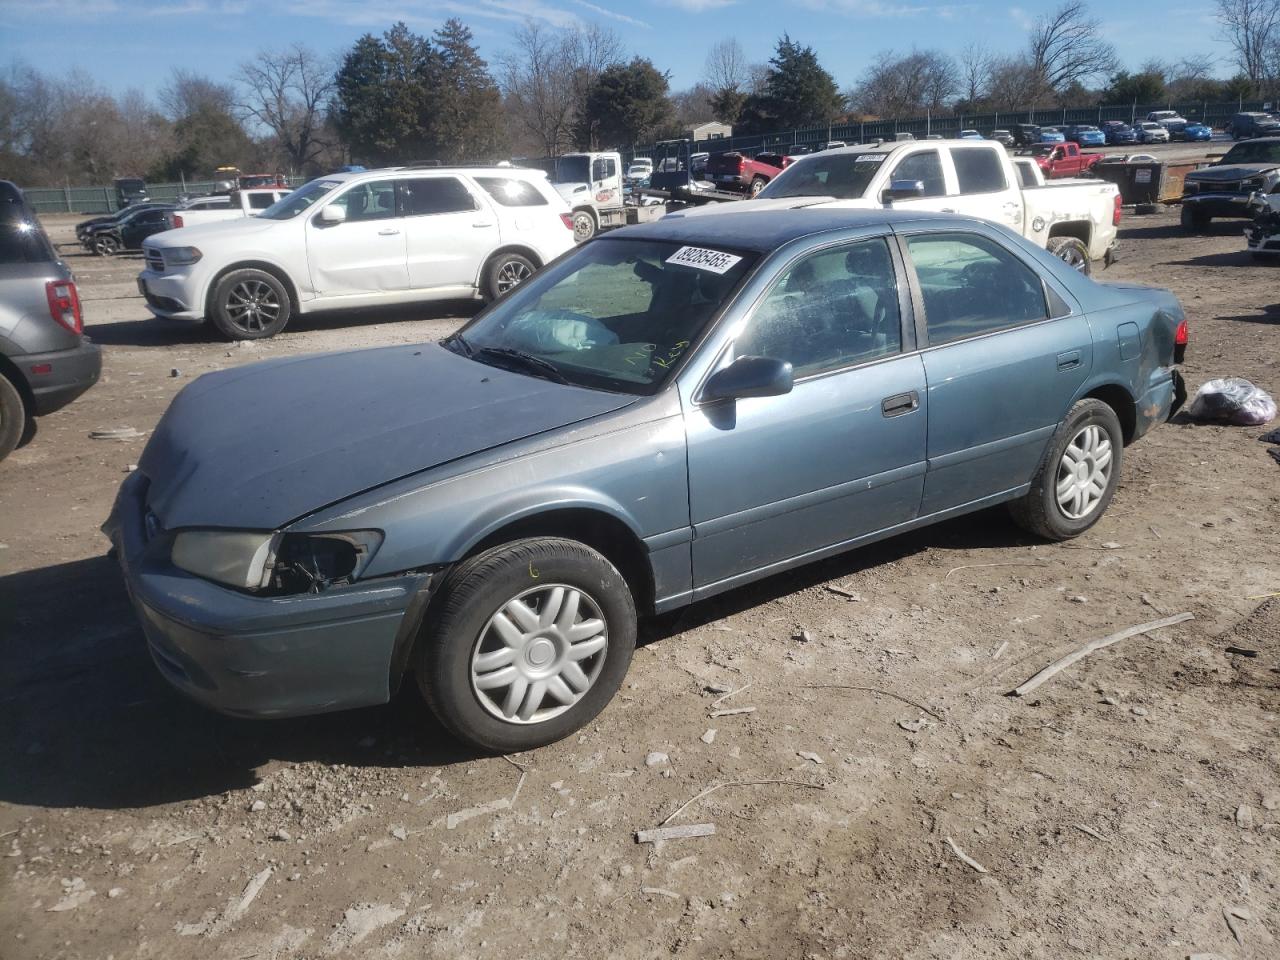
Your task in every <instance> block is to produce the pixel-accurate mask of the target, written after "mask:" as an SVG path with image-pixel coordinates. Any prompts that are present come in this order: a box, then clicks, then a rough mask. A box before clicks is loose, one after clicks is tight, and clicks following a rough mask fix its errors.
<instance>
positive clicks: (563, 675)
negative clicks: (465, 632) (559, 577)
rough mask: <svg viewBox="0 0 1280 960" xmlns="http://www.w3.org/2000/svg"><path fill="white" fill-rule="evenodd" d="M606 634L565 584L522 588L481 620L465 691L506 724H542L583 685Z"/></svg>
mask: <svg viewBox="0 0 1280 960" xmlns="http://www.w3.org/2000/svg"><path fill="white" fill-rule="evenodd" d="M608 647H609V633H608V627H607V625H606V624H605V621H604V617H603V615H602V614H601V612H600V606H599V604H597V603H596V601H595V600H594V599H592V597H591V596H590V595H589V594H587V593H585V592H583V591H582V590H579V589H577V588H576V587H570V586H567V585H565V584H549V585H546V586H540V587H534V588H533V589H531V590H526V591H525V592H524V593H521V594H520V595H519V596H516V597H513V598H512V599H511V600H508V601H507V602H506V603H505V604H503V605H502V607H501V608H500V609H499V610H498V612H497V613H495V614H494V615H493V616H492V617H490V618H489V622H488V623H486V624H485V626H484V629H483V630H481V631H480V638H479V640H478V641H477V642H476V646H475V650H474V651H473V652H472V654H471V689H472V692H474V693H475V696H476V699H477V700H478V701H479V703H480V705H481V706H482V707H484V709H485V710H486V711H487V712H488V713H489V714H490V715H492V716H494V717H497V718H498V719H499V720H504V721H506V722H507V723H520V724H532V723H542V722H544V721H546V720H550V719H552V718H553V717H557V716H559V715H560V714H562V713H564V712H565V711H566V710H568V709H569V708H570V707H572V706H573V705H574V704H575V703H577V702H578V701H579V700H581V699H582V698H583V697H584V696H585V695H586V693H587V691H588V690H590V689H591V687H592V685H593V684H594V683H595V682H596V679H597V678H598V677H599V676H600V671H601V669H602V668H603V667H604V661H605V656H606V655H607V654H608Z"/></svg>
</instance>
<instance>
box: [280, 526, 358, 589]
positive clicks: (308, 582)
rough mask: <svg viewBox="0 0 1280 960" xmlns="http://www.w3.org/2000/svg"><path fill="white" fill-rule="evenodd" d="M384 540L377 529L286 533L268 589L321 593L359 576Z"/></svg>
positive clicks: (281, 542)
mask: <svg viewBox="0 0 1280 960" xmlns="http://www.w3.org/2000/svg"><path fill="white" fill-rule="evenodd" d="M380 543H382V534H381V533H378V532H377V531H376V530H360V531H355V532H350V533H335V534H296V533H290V534H285V535H284V536H283V537H282V538H281V539H280V546H279V548H278V550H277V551H276V556H275V565H274V567H273V569H272V574H271V581H270V585H269V586H268V587H267V589H266V591H265V592H266V593H271V594H277V595H288V594H297V593H320V592H321V591H323V590H327V589H329V588H330V587H335V586H343V585H345V584H348V583H351V582H352V581H354V580H356V579H357V578H358V577H359V576H360V574H361V572H362V571H363V570H364V568H365V567H366V566H368V564H369V560H370V559H371V558H372V557H373V554H374V551H376V550H377V549H378V545H379V544H380Z"/></svg>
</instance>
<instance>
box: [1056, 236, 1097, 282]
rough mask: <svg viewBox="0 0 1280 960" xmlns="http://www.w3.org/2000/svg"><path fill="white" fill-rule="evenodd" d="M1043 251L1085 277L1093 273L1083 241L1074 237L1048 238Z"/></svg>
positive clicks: (1087, 249)
mask: <svg viewBox="0 0 1280 960" xmlns="http://www.w3.org/2000/svg"><path fill="white" fill-rule="evenodd" d="M1045 249H1046V250H1048V251H1049V252H1050V253H1052V254H1053V255H1054V256H1055V257H1057V258H1058V259H1059V260H1061V261H1063V262H1064V263H1065V264H1066V265H1067V266H1069V267H1071V268H1072V269H1073V270H1078V271H1080V272H1081V273H1083V274H1084V275H1085V276H1086V277H1087V276H1089V275H1090V274H1091V273H1093V262H1092V261H1091V260H1090V259H1089V248H1088V247H1086V246H1085V245H1084V241H1082V240H1079V239H1077V238H1076V237H1050V238H1049V242H1048V243H1047V244H1045Z"/></svg>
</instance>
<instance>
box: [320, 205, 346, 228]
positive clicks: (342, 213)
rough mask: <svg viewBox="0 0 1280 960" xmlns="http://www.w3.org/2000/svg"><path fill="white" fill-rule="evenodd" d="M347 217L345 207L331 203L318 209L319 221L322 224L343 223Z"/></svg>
mask: <svg viewBox="0 0 1280 960" xmlns="http://www.w3.org/2000/svg"><path fill="white" fill-rule="evenodd" d="M346 219H347V208H346V207H340V206H338V205H337V204H334V203H331V204H329V205H328V206H327V207H324V208H323V209H322V210H321V211H320V222H321V223H324V224H329V225H332V224H335V223H344V222H346Z"/></svg>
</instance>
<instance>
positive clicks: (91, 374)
mask: <svg viewBox="0 0 1280 960" xmlns="http://www.w3.org/2000/svg"><path fill="white" fill-rule="evenodd" d="M83 330H84V321H83V318H82V316H81V314H80V296H79V294H78V293H77V292H76V284H75V280H74V279H72V276H71V271H70V270H69V269H68V268H67V265H66V264H65V263H63V262H62V260H60V259H59V258H58V254H57V252H56V251H55V250H54V248H53V244H52V243H50V242H49V238H48V236H46V235H45V232H44V230H43V229H42V228H41V226H40V221H39V220H37V219H36V215H35V213H34V211H33V210H32V209H31V208H30V207H29V206H28V205H27V203H26V201H25V200H24V199H23V196H22V191H20V190H19V189H18V188H17V187H15V186H14V185H13V184H12V183H9V182H8V181H7V180H0V460H3V459H4V458H5V457H6V456H8V455H9V453H10V452H12V450H13V448H14V447H16V446H17V445H18V442H19V441H20V440H21V439H22V437H23V436H24V435H25V434H26V433H27V431H28V427H29V425H30V423H31V418H32V417H37V416H41V415H43V414H46V413H52V412H53V411H54V410H57V409H58V408H59V407H64V406H66V405H67V404H68V403H70V402H71V401H72V400H74V399H75V398H76V397H78V396H80V394H82V393H84V392H85V391H86V390H88V389H89V388H90V387H91V386H93V385H94V384H95V383H96V382H97V380H98V374H99V372H100V371H101V368H102V356H101V354H100V353H99V352H98V348H97V346H96V345H95V344H93V343H91V342H89V340H87V339H86V338H85V337H84V335H83Z"/></svg>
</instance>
